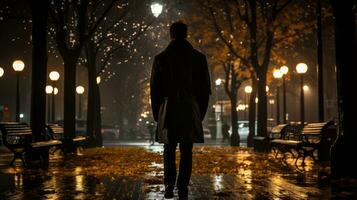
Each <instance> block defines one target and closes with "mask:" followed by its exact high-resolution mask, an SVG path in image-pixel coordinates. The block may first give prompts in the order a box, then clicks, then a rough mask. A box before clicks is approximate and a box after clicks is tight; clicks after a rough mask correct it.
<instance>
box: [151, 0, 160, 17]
mask: <svg viewBox="0 0 357 200" xmlns="http://www.w3.org/2000/svg"><path fill="white" fill-rule="evenodd" d="M150 7H151V12H152V14H153V15H154V16H155V17H158V16H159V15H160V14H161V13H162V8H163V6H162V4H160V3H153V4H151V6H150Z"/></svg>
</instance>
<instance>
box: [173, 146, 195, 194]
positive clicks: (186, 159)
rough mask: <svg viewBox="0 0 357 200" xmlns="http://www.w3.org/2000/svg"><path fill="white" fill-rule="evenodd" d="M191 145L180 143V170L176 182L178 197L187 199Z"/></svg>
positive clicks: (190, 166) (190, 167)
mask: <svg viewBox="0 0 357 200" xmlns="http://www.w3.org/2000/svg"><path fill="white" fill-rule="evenodd" d="M192 146H193V145H192V143H180V158H181V159H180V170H179V176H178V180H177V188H178V190H179V197H187V194H188V187H187V186H188V184H189V183H190V178H191V172H192Z"/></svg>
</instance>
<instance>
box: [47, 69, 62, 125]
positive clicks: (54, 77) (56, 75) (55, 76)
mask: <svg viewBox="0 0 357 200" xmlns="http://www.w3.org/2000/svg"><path fill="white" fill-rule="evenodd" d="M49 77H50V80H51V81H52V82H53V89H52V117H51V119H52V122H53V123H54V122H55V120H56V106H55V95H56V94H55V92H56V90H57V93H58V89H57V88H56V81H58V79H59V78H60V74H59V73H58V72H57V71H51V72H50V74H49Z"/></svg>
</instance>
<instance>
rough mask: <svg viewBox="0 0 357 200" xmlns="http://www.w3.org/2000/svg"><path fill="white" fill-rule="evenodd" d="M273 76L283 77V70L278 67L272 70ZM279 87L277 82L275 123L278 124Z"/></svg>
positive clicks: (276, 77)
mask: <svg viewBox="0 0 357 200" xmlns="http://www.w3.org/2000/svg"><path fill="white" fill-rule="evenodd" d="M273 77H274V78H275V79H281V78H282V77H283V72H281V71H280V69H275V70H274V71H273ZM279 96H280V88H279V84H277V86H276V105H275V106H276V124H280V98H279Z"/></svg>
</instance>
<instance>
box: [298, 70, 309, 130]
mask: <svg viewBox="0 0 357 200" xmlns="http://www.w3.org/2000/svg"><path fill="white" fill-rule="evenodd" d="M307 68H308V67H307V65H306V64H305V63H299V64H297V65H296V72H297V73H298V74H300V121H301V124H304V122H305V102H304V78H303V75H304V74H305V73H306V72H307Z"/></svg>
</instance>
